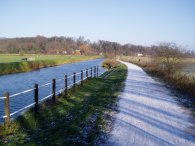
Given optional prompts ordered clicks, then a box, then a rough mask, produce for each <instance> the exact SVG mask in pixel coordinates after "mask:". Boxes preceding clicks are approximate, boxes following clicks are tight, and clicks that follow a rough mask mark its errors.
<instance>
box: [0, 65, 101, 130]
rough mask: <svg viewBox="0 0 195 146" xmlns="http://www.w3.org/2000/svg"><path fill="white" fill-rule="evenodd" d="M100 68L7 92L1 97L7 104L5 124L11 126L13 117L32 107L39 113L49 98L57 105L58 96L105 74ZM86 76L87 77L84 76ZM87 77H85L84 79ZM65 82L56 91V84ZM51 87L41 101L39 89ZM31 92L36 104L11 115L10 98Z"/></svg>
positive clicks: (95, 67) (96, 67)
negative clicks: (20, 90) (10, 92)
mask: <svg viewBox="0 0 195 146" xmlns="http://www.w3.org/2000/svg"><path fill="white" fill-rule="evenodd" d="M98 70H99V69H98V66H94V68H92V67H91V68H90V69H86V70H84V71H83V70H81V71H80V72H78V73H75V72H74V73H73V74H72V75H69V76H67V75H65V76H64V78H60V79H52V82H49V83H45V84H43V85H40V86H39V85H38V84H34V88H31V89H28V90H25V91H22V92H19V93H15V94H12V95H9V92H6V93H5V94H4V97H0V100H4V102H5V107H4V112H5V115H4V116H3V117H2V118H4V123H5V126H8V125H10V122H11V117H12V116H13V115H16V114H18V113H20V112H22V111H24V110H26V109H28V108H30V107H32V106H34V109H35V112H38V107H39V103H41V102H43V101H44V100H46V99H48V98H52V103H55V98H56V96H57V95H59V94H61V93H64V95H65V97H66V96H67V92H68V89H70V88H71V87H73V88H75V87H76V84H78V83H80V84H81V86H82V85H83V81H84V80H86V79H88V78H93V77H94V78H95V77H98V76H99V75H101V74H103V72H100V73H99V72H98ZM84 74H85V75H84ZM78 75H80V78H79V80H78V77H77V76H78ZM84 76H85V77H84ZM71 78H72V80H71V81H72V83H71V84H68V79H71ZM62 80H63V82H64V87H63V88H60V90H58V91H56V82H58V81H62ZM49 85H52V93H51V94H49V95H47V96H45V97H43V98H42V99H39V89H40V88H43V87H46V86H49ZM31 91H34V102H33V103H31V104H29V105H27V106H25V107H23V108H20V109H18V110H16V111H14V112H12V113H10V98H13V97H16V96H20V95H22V94H25V93H29V92H31Z"/></svg>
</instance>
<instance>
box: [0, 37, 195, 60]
mask: <svg viewBox="0 0 195 146" xmlns="http://www.w3.org/2000/svg"><path fill="white" fill-rule="evenodd" d="M165 45H166V44H163V45H162V44H160V45H152V46H149V47H148V46H142V45H134V44H124V45H121V44H119V43H117V42H110V41H105V40H99V41H98V42H91V41H90V40H87V39H85V38H84V37H79V38H72V37H56V36H54V37H50V38H47V37H45V36H36V37H23V38H1V39H0V54H6V53H13V54H20V53H21V54H22V53H31V54H67V55H72V54H74V52H75V50H80V53H81V55H99V54H102V55H105V56H108V57H109V56H110V57H112V56H116V55H125V56H128V55H136V54H137V53H142V54H144V55H150V56H151V55H155V54H158V52H159V50H161V49H162V47H164V46H165ZM180 52H182V53H183V54H185V55H186V56H188V57H194V56H195V52H194V51H183V50H180Z"/></svg>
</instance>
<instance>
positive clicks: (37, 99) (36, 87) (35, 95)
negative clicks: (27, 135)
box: [34, 84, 39, 112]
mask: <svg viewBox="0 0 195 146" xmlns="http://www.w3.org/2000/svg"><path fill="white" fill-rule="evenodd" d="M34 101H35V112H38V107H39V86H38V84H35V85H34Z"/></svg>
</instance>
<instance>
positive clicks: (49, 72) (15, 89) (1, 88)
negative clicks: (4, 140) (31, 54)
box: [0, 59, 105, 122]
mask: <svg viewBox="0 0 195 146" xmlns="http://www.w3.org/2000/svg"><path fill="white" fill-rule="evenodd" d="M103 61H104V59H95V60H89V61H83V62H77V63H72V64H65V65H60V66H56V67H49V68H42V69H40V70H36V71H32V72H25V73H17V74H10V75H1V76H0V97H3V96H4V93H5V92H6V91H7V92H9V93H10V95H13V94H16V93H19V92H22V91H25V90H27V89H32V88H34V84H35V83H37V84H38V85H39V86H40V88H39V99H42V98H44V97H46V96H48V95H49V94H51V93H52V84H49V85H48V86H42V87H41V85H44V84H46V83H51V82H52V79H56V91H59V90H60V89H63V88H64V75H65V74H66V75H68V76H70V75H72V74H73V72H76V73H78V72H80V71H81V70H83V71H84V77H85V75H86V74H85V71H86V69H87V68H88V69H90V68H91V67H94V66H99V72H104V71H105V69H103V68H102V67H101V66H102V62H103ZM89 75H90V72H89ZM76 78H77V80H79V79H80V74H77V77H76ZM71 83H72V77H70V78H68V84H69V85H70V84H71ZM33 102H34V91H33V90H32V91H31V92H28V93H24V94H21V95H18V96H15V97H11V98H10V110H11V113H12V112H14V111H16V110H18V109H21V108H23V107H25V106H27V105H29V104H31V103H33ZM3 116H4V100H3V99H0V122H2V121H3ZM15 116H17V115H15Z"/></svg>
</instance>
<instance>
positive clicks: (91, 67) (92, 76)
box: [91, 67, 93, 78]
mask: <svg viewBox="0 0 195 146" xmlns="http://www.w3.org/2000/svg"><path fill="white" fill-rule="evenodd" d="M91 78H93V76H92V67H91Z"/></svg>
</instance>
